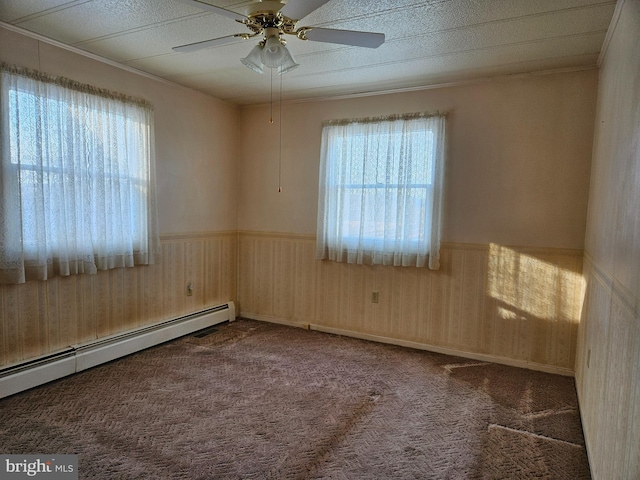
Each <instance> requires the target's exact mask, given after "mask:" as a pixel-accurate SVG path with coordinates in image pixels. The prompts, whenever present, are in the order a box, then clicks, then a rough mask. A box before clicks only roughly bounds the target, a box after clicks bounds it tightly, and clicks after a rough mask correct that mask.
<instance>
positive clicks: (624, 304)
mask: <svg viewBox="0 0 640 480" xmlns="http://www.w3.org/2000/svg"><path fill="white" fill-rule="evenodd" d="M585 278H586V281H587V289H586V296H585V309H584V315H583V318H582V324H581V325H580V332H579V333H580V341H579V343H578V344H579V345H581V346H582V347H581V348H580V351H579V352H578V355H577V361H576V385H577V389H578V397H579V400H580V412H581V415H582V424H583V429H584V433H585V439H586V442H587V451H588V453H589V459H590V463H591V468H592V473H593V478H639V477H638V475H640V455H639V454H638V452H640V377H638V372H639V371H640V303H639V302H638V300H637V299H635V300H634V299H633V296H632V295H631V294H630V293H629V292H628V291H625V290H624V287H622V285H620V284H619V283H617V282H615V281H613V280H612V279H611V277H609V276H608V275H607V274H606V273H605V272H603V271H602V270H600V269H599V268H598V267H597V266H596V265H594V264H593V263H592V261H591V259H590V257H589V256H586V257H585Z"/></svg>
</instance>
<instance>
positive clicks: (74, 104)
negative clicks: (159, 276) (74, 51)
mask: <svg viewBox="0 0 640 480" xmlns="http://www.w3.org/2000/svg"><path fill="white" fill-rule="evenodd" d="M153 135H154V134H153V111H152V108H151V106H150V105H149V104H148V103H147V102H145V101H143V100H137V99H132V98H129V97H126V96H123V95H120V94H116V93H112V92H108V91H105V90H101V89H97V88H94V87H91V86H88V85H84V84H78V83H76V82H73V81H71V80H68V79H64V78H60V77H49V76H47V75H45V74H42V73H39V72H34V71H30V70H26V69H22V68H19V67H12V66H7V65H1V66H0V175H1V180H0V283H22V282H24V281H26V280H32V279H33V280H45V279H47V278H49V277H51V276H54V275H71V274H78V273H95V272H96V271H97V270H106V269H111V268H116V267H130V266H133V265H137V264H149V263H154V257H155V256H156V255H157V253H158V237H157V221H156V218H157V215H156V205H155V173H154V172H155V170H154V169H155V165H154V136H153Z"/></svg>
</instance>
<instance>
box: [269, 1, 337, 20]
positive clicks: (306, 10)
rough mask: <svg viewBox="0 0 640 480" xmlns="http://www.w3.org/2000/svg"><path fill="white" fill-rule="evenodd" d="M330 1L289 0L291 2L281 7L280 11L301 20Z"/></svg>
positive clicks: (286, 15)
mask: <svg viewBox="0 0 640 480" xmlns="http://www.w3.org/2000/svg"><path fill="white" fill-rule="evenodd" d="M328 1H329V0H289V3H287V4H286V5H285V6H284V7H282V8H281V9H280V13H281V14H282V15H284V16H285V17H289V18H292V19H294V20H300V19H301V18H304V17H306V16H307V15H309V14H310V13H311V12H313V11H314V10H316V9H318V8H320V7H321V6H322V5H324V4H325V3H327V2H328Z"/></svg>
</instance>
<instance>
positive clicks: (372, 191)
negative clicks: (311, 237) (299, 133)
mask: <svg viewBox="0 0 640 480" xmlns="http://www.w3.org/2000/svg"><path fill="white" fill-rule="evenodd" d="M444 144H445V117H444V115H422V114H412V115H403V116H393V117H386V118H378V119H364V120H345V121H337V122H328V123H325V124H324V125H323V129H322V147H321V159H320V185H319V192H320V194H319V200H318V234H317V255H316V256H317V258H322V259H330V260H336V261H342V262H348V263H365V264H383V265H396V266H398V265H403V266H408V265H413V266H418V267H422V266H425V265H428V266H429V268H432V269H437V268H439V249H440V218H441V204H442V200H441V199H442V182H443V169H444V166H443V162H444V158H443V157H444Z"/></svg>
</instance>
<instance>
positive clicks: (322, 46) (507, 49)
mask: <svg viewBox="0 0 640 480" xmlns="http://www.w3.org/2000/svg"><path fill="white" fill-rule="evenodd" d="M203 1H205V3H210V4H212V5H216V6H219V7H224V8H227V9H230V10H233V11H236V12H239V13H244V12H246V8H247V6H248V5H249V4H251V3H255V0H254V1H251V2H249V1H241V0H203ZM290 1H292V2H293V1H296V2H298V1H299V2H303V1H307V0H290ZM284 3H286V2H284ZM614 9H615V0H331V1H329V2H328V3H326V4H325V5H323V6H322V7H320V8H318V9H317V10H316V11H314V12H312V13H311V14H309V15H308V16H307V17H305V18H304V19H302V20H300V22H298V26H303V25H305V26H306V25H309V26H317V27H328V28H338V29H347V30H362V31H370V32H381V33H384V34H385V35H386V41H385V43H384V44H383V45H382V46H381V47H379V48H377V49H368V48H360V47H348V46H344V45H336V44H328V43H318V42H310V41H306V42H305V41H302V40H299V39H297V38H295V37H288V44H287V46H288V48H289V50H290V51H291V53H292V54H293V55H294V56H295V58H296V61H297V62H298V63H299V64H300V67H298V68H297V69H295V70H293V71H292V72H289V73H287V74H286V75H284V76H283V84H284V99H299V98H309V97H319V96H335V95H350V94H358V93H369V92H376V91H387V90H393V89H403V88H414V87H421V86H428V85H431V84H437V83H444V82H453V81H462V80H469V79H474V78H479V77H487V76H493V75H507V74H519V73H527V72H535V71H542V70H554V69H564V68H582V67H591V66H595V65H596V63H597V59H598V55H599V53H600V50H601V48H602V46H603V42H604V39H605V35H606V32H607V28H608V27H609V23H610V21H611V18H612V16H613V12H614ZM0 21H2V22H5V23H7V24H11V25H14V26H16V27H20V28H21V29H24V30H27V31H30V32H34V33H36V34H39V35H42V36H45V37H48V38H51V39H53V40H56V41H58V42H62V43H64V44H67V45H70V46H73V47H76V48H78V49H81V50H85V51H87V52H91V53H93V54H96V55H99V56H102V57H105V58H108V59H110V60H113V61H116V62H119V63H121V64H123V65H127V66H129V67H133V68H135V69H138V70H142V71H144V72H147V73H150V74H153V75H156V76H159V77H162V78H165V79H167V80H170V81H172V82H175V83H179V84H182V85H185V86H188V87H191V88H194V89H197V90H201V91H203V92H206V93H208V94H211V95H213V96H215V97H218V98H221V99H223V100H226V101H229V102H232V103H237V104H241V105H244V104H253V103H263V102H266V101H268V100H269V95H270V94H269V92H270V85H271V78H270V74H269V73H268V72H269V71H267V73H265V74H263V75H260V74H257V73H255V72H253V71H251V70H249V69H247V68H246V67H245V66H243V65H242V64H241V63H240V58H241V57H245V56H246V55H247V54H248V53H249V51H250V50H251V48H252V47H253V46H254V45H255V44H257V43H258V37H256V38H254V39H249V40H245V41H241V42H239V43H234V44H231V45H223V46H218V47H212V48H208V49H205V50H201V51H198V52H192V53H176V52H174V51H172V50H171V48H172V47H174V46H178V45H183V44H188V43H194V42H199V41H203V40H209V39H211V38H217V37H222V36H225V35H232V34H235V33H244V32H248V30H247V29H246V28H245V27H244V26H243V25H241V24H239V23H236V22H235V21H234V20H232V19H230V18H227V17H224V16H221V15H218V14H216V13H211V12H206V11H203V10H202V9H200V8H196V7H193V6H191V5H186V4H184V3H181V2H179V1H177V0H0ZM274 77H275V79H274V82H278V81H279V79H278V78H277V76H274Z"/></svg>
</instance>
